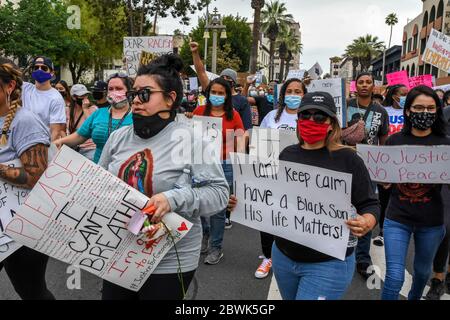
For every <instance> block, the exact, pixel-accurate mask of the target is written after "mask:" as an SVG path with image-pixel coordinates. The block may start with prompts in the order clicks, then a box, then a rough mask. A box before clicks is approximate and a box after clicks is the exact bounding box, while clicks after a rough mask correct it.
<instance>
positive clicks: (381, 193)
mask: <svg viewBox="0 0 450 320" xmlns="http://www.w3.org/2000/svg"><path fill="white" fill-rule="evenodd" d="M390 197H391V188H389V189H385V188H383V186H382V185H380V184H379V185H378V198H379V200H380V206H381V210H380V221H379V225H380V234H381V235H382V234H383V226H384V217H385V216H386V209H387V206H388V204H389V198H390Z"/></svg>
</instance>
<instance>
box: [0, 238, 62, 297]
mask: <svg viewBox="0 0 450 320" xmlns="http://www.w3.org/2000/svg"><path fill="white" fill-rule="evenodd" d="M47 262H48V256H46V255H44V254H42V253H39V252H37V251H35V250H33V249H29V248H27V247H21V248H20V249H19V250H17V251H16V252H14V253H13V254H12V255H10V256H9V257H8V258H6V259H5V260H4V261H3V262H2V263H0V271H1V270H2V269H3V266H4V267H5V271H6V273H7V274H8V277H9V279H10V280H11V283H12V285H13V286H14V289H15V290H16V292H17V294H18V295H19V296H20V298H21V299H22V300H55V297H54V296H53V294H52V293H51V292H50V291H49V290H48V289H47V284H46V282H45V271H46V269H47Z"/></svg>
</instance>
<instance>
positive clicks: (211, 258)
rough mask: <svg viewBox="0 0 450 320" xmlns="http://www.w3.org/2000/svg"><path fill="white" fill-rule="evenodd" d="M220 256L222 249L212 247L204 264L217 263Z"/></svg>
mask: <svg viewBox="0 0 450 320" xmlns="http://www.w3.org/2000/svg"><path fill="white" fill-rule="evenodd" d="M222 258H223V252H222V249H212V250H211V251H210V252H209V253H208V255H207V256H206V258H205V264H211V265H214V264H218V263H219V262H220V260H221V259H222Z"/></svg>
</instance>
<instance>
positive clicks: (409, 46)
mask: <svg viewBox="0 0 450 320" xmlns="http://www.w3.org/2000/svg"><path fill="white" fill-rule="evenodd" d="M411 45H412V38H410V39H409V40H408V52H411V51H412V49H411Z"/></svg>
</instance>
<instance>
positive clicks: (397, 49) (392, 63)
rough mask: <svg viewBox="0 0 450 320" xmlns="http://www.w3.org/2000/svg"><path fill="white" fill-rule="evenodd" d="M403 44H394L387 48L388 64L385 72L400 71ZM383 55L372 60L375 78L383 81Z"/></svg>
mask: <svg viewBox="0 0 450 320" xmlns="http://www.w3.org/2000/svg"><path fill="white" fill-rule="evenodd" d="M402 50H403V49H402V46H393V47H391V48H389V49H388V50H386V64H385V68H384V71H385V73H384V74H388V73H392V72H396V71H400V68H401V59H402ZM382 70H383V55H380V56H379V57H378V58H376V59H374V60H373V61H372V74H373V77H374V79H375V80H379V81H382V80H383V79H382V77H383V73H382Z"/></svg>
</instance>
